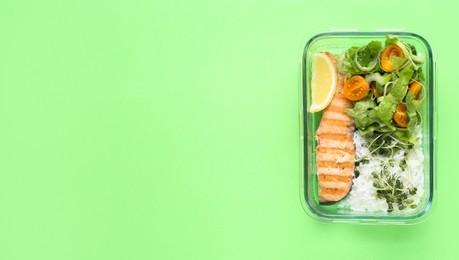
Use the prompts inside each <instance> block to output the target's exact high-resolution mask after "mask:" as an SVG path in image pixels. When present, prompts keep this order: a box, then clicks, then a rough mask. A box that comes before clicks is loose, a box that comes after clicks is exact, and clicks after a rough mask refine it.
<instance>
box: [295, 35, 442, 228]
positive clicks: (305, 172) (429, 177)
mask: <svg viewBox="0 0 459 260" xmlns="http://www.w3.org/2000/svg"><path fill="white" fill-rule="evenodd" d="M388 34H390V35H397V36H398V38H399V39H400V40H401V41H404V42H406V43H409V44H412V45H414V46H415V47H416V49H417V51H418V53H422V54H423V56H424V63H423V65H422V69H423V71H424V74H425V80H424V85H425V87H426V88H425V90H426V93H425V94H426V97H425V99H424V102H423V105H422V108H421V111H420V113H421V115H422V134H423V136H422V152H423V155H424V165H423V169H424V173H423V174H424V194H423V197H422V199H421V203H420V205H419V206H418V207H417V209H415V210H413V211H409V212H393V213H388V212H386V211H380V212H362V211H353V210H351V209H345V208H341V207H338V203H335V204H332V205H322V204H320V203H319V200H318V191H319V188H318V180H317V167H316V154H315V153H316V147H317V141H316V139H315V135H316V131H317V128H318V126H319V123H320V120H321V117H322V114H323V111H322V112H317V113H309V112H308V108H309V107H310V104H311V94H310V93H311V86H310V84H311V63H312V55H313V54H316V53H319V52H321V51H328V52H331V53H332V54H334V55H335V56H337V57H339V55H340V54H341V53H342V52H343V51H345V50H347V49H349V48H350V47H352V46H362V45H365V44H368V42H370V41H372V40H377V41H380V42H382V43H383V44H384V41H385V39H386V35H388ZM434 58H435V57H434V53H433V51H432V48H431V45H430V44H429V43H428V42H427V40H425V38H423V37H422V36H420V35H418V34H414V33H409V32H400V31H394V32H390V31H380V32H325V33H320V34H317V35H315V36H313V37H311V38H310V39H309V40H308V41H307V43H306V44H305V45H304V47H303V48H302V50H301V78H300V91H299V93H300V104H301V105H300V140H301V142H300V163H301V167H300V172H301V173H300V197H301V203H302V205H303V208H304V209H305V211H306V213H307V214H308V215H309V216H311V217H312V218H313V219H316V220H319V221H321V222H326V223H358V224H399V225H406V224H416V223H419V222H421V221H422V220H424V219H425V218H426V217H427V216H428V215H429V214H430V213H431V209H432V207H433V205H434V201H435V199H436V184H435V183H436V182H435V161H436V160H435V157H436V155H435V154H436V151H435V149H436V100H435V98H436V94H435V93H436V90H437V86H436V78H435V77H436V75H435V74H436V73H435V70H436V62H435V59H434ZM423 91H424V90H423Z"/></svg>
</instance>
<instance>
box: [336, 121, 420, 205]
mask: <svg viewBox="0 0 459 260" xmlns="http://www.w3.org/2000/svg"><path fill="white" fill-rule="evenodd" d="M415 134H416V137H417V138H418V140H419V143H418V144H417V145H416V146H415V147H413V149H411V150H410V151H409V152H408V155H407V158H406V165H407V167H406V168H405V170H404V171H403V170H402V169H401V168H400V166H399V165H400V162H401V160H402V159H403V157H404V156H403V153H404V151H403V150H400V151H398V152H397V153H395V154H394V156H393V158H392V160H393V162H394V163H393V166H389V167H388V168H387V169H388V170H389V172H390V173H391V174H396V175H397V176H399V177H400V180H401V181H402V182H403V185H404V187H407V188H414V187H415V188H417V192H416V194H415V195H413V196H412V197H411V198H412V199H413V200H414V203H416V204H419V202H420V199H421V198H422V195H423V194H424V174H423V162H424V155H423V154H422V148H421V141H422V132H421V128H420V127H418V128H417V129H416V130H415ZM354 143H355V159H356V160H359V159H361V158H362V157H364V156H365V155H366V154H368V153H369V150H368V142H367V141H366V140H365V139H364V138H363V137H362V136H360V133H359V131H355V133H354ZM389 159H390V158H388V157H384V156H377V155H374V156H373V158H372V159H371V160H370V161H369V162H368V163H361V164H360V165H359V166H357V167H356V168H355V170H358V171H359V172H360V175H359V176H358V177H357V178H354V180H353V185H352V189H351V191H350V193H349V194H348V195H347V197H346V198H345V199H344V200H342V201H340V203H339V204H338V206H339V207H342V208H349V209H351V210H353V211H363V212H376V211H386V210H387V208H388V206H387V203H386V201H385V200H384V199H376V197H375V195H376V189H375V188H374V187H373V176H372V175H371V173H372V172H375V171H376V172H377V171H380V170H381V160H383V161H384V162H387V161H388V160H389ZM408 210H410V209H405V210H404V211H408ZM394 211H398V207H394Z"/></svg>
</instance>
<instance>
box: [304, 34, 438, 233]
mask: <svg viewBox="0 0 459 260" xmlns="http://www.w3.org/2000/svg"><path fill="white" fill-rule="evenodd" d="M388 34H390V35H397V36H408V37H414V38H417V39H418V40H420V41H421V42H422V44H424V46H425V48H426V49H427V52H428V53H426V61H427V62H428V63H429V64H430V66H429V67H428V71H427V72H426V73H429V75H430V77H429V79H428V84H429V95H428V99H429V103H430V104H432V106H431V107H429V113H428V118H429V121H430V122H431V123H430V124H429V125H428V127H429V133H430V135H429V139H428V140H429V142H430V144H432V145H431V149H429V157H430V158H431V162H430V163H429V181H430V183H431V185H430V186H429V197H428V201H427V204H426V206H425V207H424V208H423V210H422V211H420V212H419V213H417V214H414V215H406V216H404V215H395V216H389V217H387V216H384V217H381V216H371V215H332V214H323V213H320V212H318V211H317V210H315V209H314V207H313V206H312V205H311V204H310V200H309V197H308V192H307V187H308V178H306V176H305V175H306V174H308V173H307V168H306V165H305V162H306V161H307V160H306V159H307V158H308V157H307V156H308V149H307V148H308V147H307V136H305V135H304V132H305V130H306V129H307V117H308V112H307V107H306V105H307V102H306V101H307V100H306V93H307V89H306V83H307V82H306V81H307V77H306V73H305V71H306V70H307V64H306V54H307V51H308V48H309V47H310V45H311V43H313V42H314V41H315V40H317V39H319V38H321V37H327V36H338V37H339V36H363V37H381V36H385V35H388ZM435 57H436V55H435V53H434V50H432V47H431V44H430V43H429V41H427V40H426V38H424V37H423V36H421V35H420V34H417V33H414V32H407V31H403V30H377V31H356V30H350V31H341V30H340V31H325V32H324V31H322V32H317V33H315V34H313V35H312V36H311V37H310V38H309V39H308V40H307V41H304V42H303V44H302V45H301V47H300V66H299V68H300V73H299V104H300V106H299V108H300V109H299V119H300V120H299V121H300V122H299V126H300V131H299V133H300V136H299V137H300V198H301V204H302V207H303V209H304V210H305V211H306V213H307V215H309V216H310V217H311V218H313V219H315V220H317V221H319V222H325V223H327V222H328V223H330V222H333V223H354V224H400V225H412V224H418V223H420V222H422V221H424V220H425V219H426V218H427V217H428V216H430V215H431V213H432V210H433V208H434V206H435V204H436V203H435V202H436V197H437V194H436V193H437V189H436V185H437V182H436V150H437V149H436V143H437V142H436V141H437V140H436V139H437V138H436V134H437V127H436V126H437V116H436V112H437V102H436V101H437V84H436V82H437V75H436V60H435Z"/></svg>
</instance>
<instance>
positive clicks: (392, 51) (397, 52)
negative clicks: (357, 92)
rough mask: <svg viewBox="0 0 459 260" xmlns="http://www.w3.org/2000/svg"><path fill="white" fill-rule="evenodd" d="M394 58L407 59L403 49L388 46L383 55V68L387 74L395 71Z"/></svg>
mask: <svg viewBox="0 0 459 260" xmlns="http://www.w3.org/2000/svg"><path fill="white" fill-rule="evenodd" d="M392 56H396V57H399V58H403V57H405V55H404V54H403V50H402V48H400V47H399V46H398V45H397V44H391V45H389V46H387V47H386V48H385V49H384V51H383V52H382V54H381V68H382V69H383V70H385V71H387V72H392V71H395V69H394V68H393V67H392V63H391V57H392Z"/></svg>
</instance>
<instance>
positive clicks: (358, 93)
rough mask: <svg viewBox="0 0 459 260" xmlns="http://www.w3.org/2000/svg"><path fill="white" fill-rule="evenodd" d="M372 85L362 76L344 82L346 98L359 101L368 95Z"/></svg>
mask: <svg viewBox="0 0 459 260" xmlns="http://www.w3.org/2000/svg"><path fill="white" fill-rule="evenodd" d="M369 91H370V85H368V83H367V82H366V81H365V79H364V78H363V77H362V76H353V77H351V78H349V79H348V80H346V82H344V97H346V98H347V99H349V100H352V101H357V100H361V99H362V98H364V97H365V96H366V95H368V92H369Z"/></svg>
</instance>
